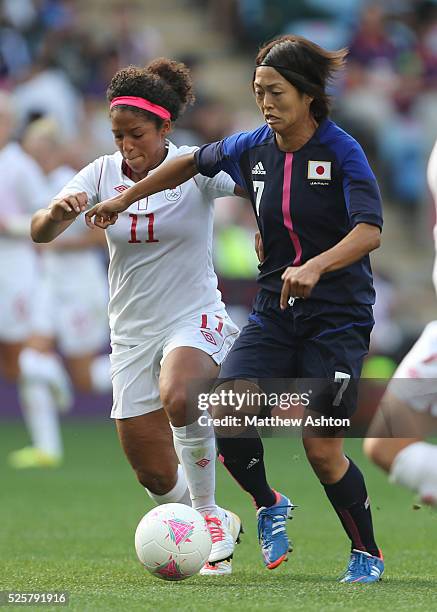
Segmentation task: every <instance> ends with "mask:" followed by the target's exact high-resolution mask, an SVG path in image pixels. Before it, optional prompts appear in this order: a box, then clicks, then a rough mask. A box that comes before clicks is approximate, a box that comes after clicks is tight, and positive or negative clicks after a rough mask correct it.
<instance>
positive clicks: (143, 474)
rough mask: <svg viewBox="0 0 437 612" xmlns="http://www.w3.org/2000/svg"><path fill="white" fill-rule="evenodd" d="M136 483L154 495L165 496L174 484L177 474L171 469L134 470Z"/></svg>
mask: <svg viewBox="0 0 437 612" xmlns="http://www.w3.org/2000/svg"><path fill="white" fill-rule="evenodd" d="M135 474H136V476H137V479H138V482H139V483H140V484H141V485H142V486H143V487H145V488H146V489H148V490H149V491H151V492H152V493H155V495H165V494H166V493H168V492H169V491H171V489H173V487H174V486H175V484H176V479H177V473H174V471H173V470H171V469H162V468H160V469H156V470H153V469H142V468H138V469H135Z"/></svg>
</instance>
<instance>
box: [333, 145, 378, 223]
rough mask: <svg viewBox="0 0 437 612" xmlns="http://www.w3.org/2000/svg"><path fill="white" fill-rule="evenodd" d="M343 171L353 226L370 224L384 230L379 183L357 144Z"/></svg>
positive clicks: (344, 164)
mask: <svg viewBox="0 0 437 612" xmlns="http://www.w3.org/2000/svg"><path fill="white" fill-rule="evenodd" d="M341 170H342V173H343V190H344V197H345V201H346V206H347V209H348V213H349V218H350V220H351V224H352V226H353V227H355V225H357V224H358V223H369V224H370V225H376V226H378V227H379V228H380V229H382V224H383V220H382V203H381V194H380V191H379V187H378V183H377V182H376V178H375V175H374V174H373V172H372V170H371V168H370V166H369V162H368V161H367V158H366V156H365V154H364V151H363V150H362V148H361V147H360V145H359V144H358V143H357V142H354V144H353V146H352V147H351V148H350V150H349V151H348V153H347V154H346V155H345V157H344V159H343V161H342V164H341Z"/></svg>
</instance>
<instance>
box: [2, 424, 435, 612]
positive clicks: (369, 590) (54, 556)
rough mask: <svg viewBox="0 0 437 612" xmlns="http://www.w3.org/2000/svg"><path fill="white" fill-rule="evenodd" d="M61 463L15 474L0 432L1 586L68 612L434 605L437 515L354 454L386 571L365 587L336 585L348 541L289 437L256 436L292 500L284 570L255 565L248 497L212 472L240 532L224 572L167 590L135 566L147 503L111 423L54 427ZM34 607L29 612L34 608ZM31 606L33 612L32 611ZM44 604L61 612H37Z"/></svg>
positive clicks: (5, 427) (18, 435)
mask: <svg viewBox="0 0 437 612" xmlns="http://www.w3.org/2000/svg"><path fill="white" fill-rule="evenodd" d="M64 432H65V444H66V460H65V464H64V466H63V467H61V468H58V469H54V470H44V471H22V472H15V471H13V470H11V469H9V468H7V467H6V464H5V457H6V455H7V453H8V452H9V451H10V450H12V449H14V448H17V447H19V446H20V445H21V446H22V445H24V444H25V442H26V436H25V433H24V431H23V429H22V428H21V427H20V426H19V425H18V424H5V423H4V422H3V423H2V424H1V427H0V449H1V451H2V452H1V455H2V456H1V457H0V465H1V467H0V483H1V504H0V590H21V591H44V590H51V591H53V590H64V589H65V590H67V591H69V593H70V605H69V607H68V609H71V610H92V611H94V610H127V611H130V610H159V611H160V612H161V611H166V610H172V611H173V610H193V611H203V610H208V611H209V610H220V612H222V611H225V612H226V611H228V610H251V611H254V610H278V611H285V610H320V611H325V610H349V611H355V610H369V609H379V610H381V609H386V610H426V611H429V610H432V609H436V606H437V598H436V593H437V590H436V584H437V583H436V581H437V569H436V568H437V547H436V542H437V513H434V512H432V511H431V510H429V509H427V508H422V509H420V510H416V511H415V510H413V503H414V500H413V498H412V496H411V495H410V494H409V493H408V492H407V491H404V490H401V489H398V488H396V487H394V486H391V485H389V484H388V483H387V480H386V477H385V475H383V474H382V473H380V472H379V471H378V470H376V469H375V468H374V467H372V466H370V465H369V464H368V462H367V461H365V460H364V459H363V457H362V456H361V450H360V442H359V441H358V440H352V441H348V443H347V450H348V452H349V453H350V454H351V456H353V457H355V458H356V459H357V460H358V462H359V464H360V465H361V466H362V467H363V468H364V470H365V473H366V476H367V484H368V488H369V491H370V494H371V497H372V502H373V516H374V522H375V525H376V532H377V536H378V541H379V542H380V545H381V546H382V548H383V551H384V554H385V557H386V575H385V578H384V580H383V581H382V582H380V583H378V584H374V585H370V586H364V585H361V586H360V585H341V584H338V583H337V582H336V577H337V576H338V575H339V574H340V573H341V572H342V570H343V569H344V568H345V565H346V561H347V558H348V543H347V540H346V537H345V536H344V534H343V531H342V529H341V527H340V525H339V523H338V520H337V517H336V516H335V514H334V512H333V511H332V510H331V508H330V506H329V503H328V501H327V499H326V498H325V495H324V492H323V490H322V488H321V486H320V485H319V484H318V482H317V480H316V478H315V477H314V475H313V474H312V472H311V470H310V468H309V466H308V465H307V463H306V460H305V458H304V454H303V451H302V447H301V444H300V442H299V440H295V439H277V440H267V441H266V456H267V463H268V468H269V474H270V479H271V482H272V484H273V485H274V486H275V487H276V488H277V489H279V490H281V491H284V493H287V494H288V495H290V497H291V498H292V500H293V501H294V503H296V504H298V505H299V508H298V509H297V510H296V511H295V519H294V520H293V521H291V522H290V523H289V528H288V531H289V534H290V536H291V538H292V539H293V541H294V544H295V551H294V552H293V554H292V555H291V556H290V560H289V562H288V563H286V564H283V565H282V566H281V567H279V568H277V569H276V570H274V571H271V572H270V571H268V570H266V569H264V567H263V565H262V562H261V557H260V553H259V549H258V543H257V539H256V523H255V518H254V509H253V507H252V505H251V501H250V499H249V498H248V496H246V495H245V494H244V493H243V492H242V491H241V490H240V489H239V488H238V486H237V485H236V483H234V481H233V480H232V479H231V478H230V477H229V476H228V474H227V473H226V472H225V470H224V469H223V468H222V466H218V467H217V480H218V482H217V499H218V502H219V503H221V504H222V505H224V506H225V507H229V508H231V509H232V510H234V511H236V512H237V513H238V514H240V516H241V518H242V519H243V522H244V525H245V530H246V533H245V535H244V537H243V540H242V544H241V545H240V546H238V548H237V550H236V554H235V558H234V573H233V575H232V576H231V577H223V578H218V577H208V578H201V577H200V576H196V577H194V578H191V579H189V580H186V581H184V582H180V583H169V582H164V581H160V580H158V579H154V578H152V577H151V576H149V575H148V574H147V573H146V572H145V571H144V570H143V568H142V567H141V565H140V564H139V563H138V561H137V560H136V556H135V551H134V546H133V535H134V531H135V527H136V525H137V523H138V521H139V519H140V518H141V516H142V515H143V514H144V513H145V512H146V511H147V510H149V509H150V508H151V502H150V500H149V499H148V497H147V496H146V494H145V493H144V492H143V491H142V489H141V487H140V486H139V485H137V483H136V481H135V478H134V476H133V472H131V470H130V468H129V467H128V465H127V462H126V460H125V459H124V457H123V455H122V452H121V450H120V448H119V446H118V441H117V439H116V435H115V432H114V430H113V428H112V426H111V425H110V424H96V423H87V424H85V423H81V424H72V423H69V424H67V425H66V426H65V427H64ZM35 609H37V608H36V607H35ZM38 609H42V607H41V606H39V607H38ZM43 609H53V610H55V609H58V610H59V609H62V608H59V607H58V608H55V607H50V608H49V607H45V606H44V607H43Z"/></svg>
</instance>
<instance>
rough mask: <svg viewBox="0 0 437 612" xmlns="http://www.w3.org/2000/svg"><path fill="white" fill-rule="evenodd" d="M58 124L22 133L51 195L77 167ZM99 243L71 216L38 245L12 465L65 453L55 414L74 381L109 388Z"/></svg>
mask: <svg viewBox="0 0 437 612" xmlns="http://www.w3.org/2000/svg"><path fill="white" fill-rule="evenodd" d="M60 132H61V131H60V129H59V126H58V125H57V123H56V122H55V121H54V120H53V119H51V118H49V117H48V118H43V119H39V120H37V121H34V122H32V123H31V124H30V125H29V126H28V128H27V129H26V131H25V133H24V135H23V139H22V142H23V148H24V149H25V150H26V152H27V153H29V154H30V155H31V156H32V157H33V159H34V160H35V161H36V162H37V163H38V165H39V166H40V168H41V169H42V170H43V172H44V174H45V176H46V179H47V182H48V187H49V190H50V196H49V197H52V196H53V195H55V194H57V193H58V191H59V190H60V189H61V188H62V187H63V186H64V185H65V184H66V183H67V182H68V181H69V180H70V179H72V178H73V177H74V176H75V174H76V171H75V170H73V169H72V168H71V167H69V166H67V165H66V164H65V158H66V143H65V142H64V141H63V139H62V137H61V136H60ZM102 248H105V250H106V238H105V234H104V232H103V231H99V232H90V231H88V229H87V227H86V226H85V224H83V223H73V224H72V225H71V226H70V227H69V228H68V230H67V231H66V232H65V233H64V234H63V235H62V237H61V238H60V239H59V240H57V241H56V242H54V243H53V244H52V245H50V246H48V247H44V248H43V249H42V250H41V253H40V256H39V277H38V287H37V288H36V291H35V293H34V295H33V299H32V317H31V319H32V322H31V333H32V335H31V337H30V338H29V339H28V341H27V342H26V346H25V348H24V349H23V350H22V352H21V354H20V358H19V365H20V378H19V391H20V393H19V396H20V404H21V408H22V412H23V416H24V420H25V423H26V425H27V428H28V430H29V434H30V438H31V441H32V446H28V447H25V448H22V449H19V450H16V451H13V452H12V453H11V454H10V456H9V462H10V464H11V465H12V466H13V467H16V468H29V467H46V466H56V465H59V463H60V461H61V459H62V454H63V445H62V436H61V431H60V423H59V415H60V412H65V411H67V410H69V408H70V407H71V405H72V403H73V393H72V386H73V387H74V388H76V389H78V390H80V391H83V392H95V393H102V392H105V391H110V390H111V387H112V385H111V376H110V363H109V355H107V354H106V355H99V354H98V353H99V351H101V350H102V349H104V350H106V347H107V343H108V323H107V312H106V311H107V304H108V289H107V278H106V277H107V274H106V268H105V264H104V260H103V257H102V255H103V253H102ZM71 270H80V274H75V273H71V272H70V271H71ZM56 348H58V349H59V350H60V352H61V353H62V355H63V357H64V360H62V359H61V358H60V357H59V355H58V354H57V353H56V350H55V349H56ZM64 362H65V365H66V368H65V367H64Z"/></svg>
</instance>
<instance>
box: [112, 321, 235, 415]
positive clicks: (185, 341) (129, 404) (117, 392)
mask: <svg viewBox="0 0 437 612" xmlns="http://www.w3.org/2000/svg"><path fill="white" fill-rule="evenodd" d="M238 334H239V330H238V327H237V326H236V325H235V323H234V322H233V321H232V320H231V319H230V318H229V316H228V315H227V313H226V311H223V310H220V311H217V312H206V313H199V315H196V316H194V317H190V318H187V319H183V320H181V321H178V323H177V324H175V325H174V326H172V327H171V328H170V329H169V330H167V331H166V332H165V333H163V334H160V335H159V336H156V337H155V338H152V339H150V340H147V341H146V342H144V343H142V344H139V345H137V346H133V347H129V346H124V345H121V344H113V346H112V354H111V375H112V386H113V397H114V401H113V406H112V412H111V417H112V418H113V419H126V418H128V417H134V416H140V415H142V414H147V413H148V412H153V411H155V410H159V409H160V408H162V403H161V399H160V397H159V375H160V371H161V365H162V362H163V361H164V359H165V358H166V356H167V355H168V354H169V353H170V351H172V350H173V349H175V348H178V347H181V346H189V347H194V348H198V349H200V350H202V351H204V352H205V353H206V354H207V355H210V356H211V357H212V358H213V359H214V361H215V362H216V363H217V364H219V365H220V364H221V363H222V362H223V361H224V359H225V357H226V355H227V354H228V352H229V350H230V348H231V347H232V345H233V343H234V341H235V339H236V338H237V336H238Z"/></svg>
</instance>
